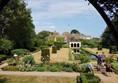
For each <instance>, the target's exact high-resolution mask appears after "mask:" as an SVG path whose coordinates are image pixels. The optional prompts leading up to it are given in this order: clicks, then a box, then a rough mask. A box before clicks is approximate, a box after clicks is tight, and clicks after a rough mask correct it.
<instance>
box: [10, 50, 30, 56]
mask: <svg viewBox="0 0 118 83" xmlns="http://www.w3.org/2000/svg"><path fill="white" fill-rule="evenodd" d="M14 53H16V54H17V55H27V54H29V50H27V49H14V50H12V51H11V54H14Z"/></svg>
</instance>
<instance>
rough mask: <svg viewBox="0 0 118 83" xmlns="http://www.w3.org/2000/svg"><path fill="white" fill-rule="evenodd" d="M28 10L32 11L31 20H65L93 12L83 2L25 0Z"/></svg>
mask: <svg viewBox="0 0 118 83" xmlns="http://www.w3.org/2000/svg"><path fill="white" fill-rule="evenodd" d="M26 2H27V3H28V8H31V9H32V10H33V12H32V16H33V20H43V19H50V18H66V17H72V16H75V15H80V14H81V15H82V14H83V13H84V14H86V15H87V14H90V13H91V12H92V11H95V10H94V8H93V7H92V6H91V5H88V2H87V1H84V0H26Z"/></svg>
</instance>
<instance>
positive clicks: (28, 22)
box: [0, 0, 35, 49]
mask: <svg viewBox="0 0 118 83" xmlns="http://www.w3.org/2000/svg"><path fill="white" fill-rule="evenodd" d="M34 29H35V27H34V25H33V23H32V17H31V10H30V9H28V8H26V3H25V2H24V1H23V0H10V2H9V3H8V4H7V5H6V6H5V7H4V9H3V10H2V11H1V13H0V33H1V34H0V37H6V36H7V37H8V38H9V39H10V40H11V41H13V42H14V48H26V49H32V48H33V46H34V40H35V31H34Z"/></svg>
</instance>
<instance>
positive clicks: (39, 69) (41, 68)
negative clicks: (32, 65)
mask: <svg viewBox="0 0 118 83" xmlns="http://www.w3.org/2000/svg"><path fill="white" fill-rule="evenodd" d="M36 70H37V71H45V70H46V69H45V67H37V69H36Z"/></svg>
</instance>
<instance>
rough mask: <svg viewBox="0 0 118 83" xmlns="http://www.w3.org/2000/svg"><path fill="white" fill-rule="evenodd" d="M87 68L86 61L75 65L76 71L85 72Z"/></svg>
mask: <svg viewBox="0 0 118 83" xmlns="http://www.w3.org/2000/svg"><path fill="white" fill-rule="evenodd" d="M86 68H87V64H86V63H82V64H78V65H76V66H75V67H74V69H73V70H74V71H76V72H85V71H86Z"/></svg>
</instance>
